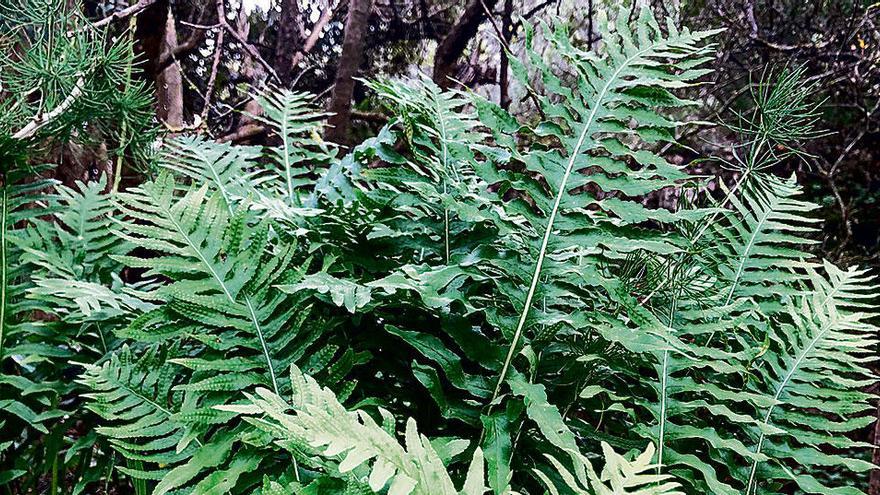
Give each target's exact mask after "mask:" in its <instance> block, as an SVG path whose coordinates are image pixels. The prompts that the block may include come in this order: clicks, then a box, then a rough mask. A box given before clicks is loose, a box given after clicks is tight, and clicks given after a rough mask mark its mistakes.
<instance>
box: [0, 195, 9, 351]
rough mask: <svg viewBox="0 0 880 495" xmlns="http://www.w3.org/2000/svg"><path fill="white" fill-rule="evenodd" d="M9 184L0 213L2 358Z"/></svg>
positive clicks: (0, 340)
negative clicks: (0, 217)
mask: <svg viewBox="0 0 880 495" xmlns="http://www.w3.org/2000/svg"><path fill="white" fill-rule="evenodd" d="M8 187H9V184H3V206H2V211H0V216H2V220H0V222H2V224H0V358H2V356H3V335H4V333H5V330H6V285H7V282H8V281H7V277H8V274H7V273H6V234H7V233H6V222H7V220H8V219H7V218H6V217H7V213H8V210H7V208H8V203H9V195H8V191H7V188H8Z"/></svg>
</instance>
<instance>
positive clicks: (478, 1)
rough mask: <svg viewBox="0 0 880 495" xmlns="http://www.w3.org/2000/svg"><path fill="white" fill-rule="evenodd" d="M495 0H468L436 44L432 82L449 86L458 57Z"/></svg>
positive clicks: (442, 86) (443, 86)
mask: <svg viewBox="0 0 880 495" xmlns="http://www.w3.org/2000/svg"><path fill="white" fill-rule="evenodd" d="M496 3H497V0H470V1H469V2H468V4H467V6H466V7H465V9H464V12H463V13H462V15H461V18H460V19H459V20H458V22H456V23H455V24H454V25H453V26H452V28H451V29H450V30H449V34H448V35H447V36H446V37H445V38H443V41H441V42H440V44H439V45H437V51H436V53H435V54H434V82H435V83H436V84H437V85H438V86H440V87H441V88H444V89H446V88H449V87H450V86H451V83H452V81H451V80H450V79H449V78H450V77H452V76H454V75H455V68H456V64H457V62H458V59H459V58H461V55H462V53H464V50H465V48H467V45H468V43H469V42H470V41H471V39H472V38H473V37H474V36H475V35H476V34H477V30H478V29H479V28H480V24H482V23H483V21H484V20H486V16H487V13H486V9H491V8H492V7H494V6H495V4H496Z"/></svg>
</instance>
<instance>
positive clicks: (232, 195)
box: [159, 136, 262, 211]
mask: <svg viewBox="0 0 880 495" xmlns="http://www.w3.org/2000/svg"><path fill="white" fill-rule="evenodd" d="M163 151H164V153H163V154H162V156H161V159H160V161H159V165H160V166H162V167H163V168H166V169H168V170H171V171H173V172H175V173H177V174H178V175H179V176H181V177H188V178H189V179H191V180H193V181H194V182H196V183H200V184H204V183H208V184H213V186H214V187H215V188H217V190H218V191H220V194H221V196H222V197H223V202H224V204H226V205H227V206H228V207H229V208H230V211H231V210H232V209H234V208H235V206H236V205H237V204H238V203H239V202H241V201H242V200H243V199H245V198H247V197H248V196H249V195H250V193H251V192H252V191H253V190H255V189H256V187H257V185H258V184H259V181H258V180H257V179H258V176H259V174H257V175H256V176H254V174H253V172H251V171H250V170H251V169H252V168H254V167H255V165H256V163H255V162H256V160H257V159H258V158H260V156H261V151H262V150H261V148H260V147H259V146H234V145H231V144H228V143H215V142H211V141H207V140H205V139H204V138H203V137H201V136H193V137H190V136H184V137H179V138H176V139H174V140H172V141H169V142H168V143H166V146H165V148H164V150H163ZM252 176H253V177H252Z"/></svg>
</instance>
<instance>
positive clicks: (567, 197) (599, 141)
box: [486, 8, 717, 397]
mask: <svg viewBox="0 0 880 495" xmlns="http://www.w3.org/2000/svg"><path fill="white" fill-rule="evenodd" d="M628 17H629V15H628V13H627V12H626V11H621V12H620V14H618V23H617V25H616V26H615V28H614V29H613V30H612V29H611V28H609V27H608V26H607V20H605V18H604V17H603V18H602V19H600V22H599V24H600V26H602V27H601V30H602V33H603V40H604V42H605V49H606V55H605V56H604V57H603V58H598V59H597V58H595V57H592V56H590V55H589V54H587V53H586V52H583V51H581V50H579V49H578V48H576V47H574V46H573V45H572V44H571V43H570V41H569V39H568V36H567V34H566V32H565V31H562V30H558V31H556V32H555V33H548V35H550V36H551V41H553V43H554V45H555V46H556V47H557V49H558V50H559V52H560V55H562V56H563V57H564V58H565V60H566V61H567V62H568V63H569V64H570V65H571V67H572V69H573V70H574V71H575V74H576V77H577V80H578V92H572V91H571V90H568V89H566V88H565V86H564V85H563V84H562V81H561V80H560V79H559V78H558V77H557V76H555V75H554V74H553V73H552V71H551V70H550V68H549V67H548V66H547V65H545V64H544V63H543V61H541V60H540V59H539V58H537V57H536V56H533V57H532V62H533V63H534V64H536V65H537V66H538V67H539V68H540V70H541V71H542V75H543V76H544V79H545V85H546V86H547V87H549V88H553V89H554V90H555V91H558V92H559V94H560V96H562V97H564V101H565V103H554V102H553V101H551V100H550V99H549V98H546V97H544V98H542V99H541V102H542V105H543V106H544V111H545V113H546V114H547V115H548V116H551V117H554V118H556V119H558V123H557V122H548V123H547V124H546V125H543V126H540V127H537V128H535V129H534V132H535V133H536V134H538V135H547V136H552V137H554V138H556V139H558V140H559V142H560V143H561V148H562V149H561V150H555V149H550V150H545V151H542V150H534V151H532V152H531V153H530V154H529V155H527V156H524V157H522V160H523V161H524V163H525V166H526V168H527V169H528V170H530V171H532V172H535V173H538V174H540V176H541V177H542V178H543V179H544V180H545V181H546V183H547V185H548V187H549V191H550V194H545V193H544V192H543V191H542V190H541V188H536V187H530V188H529V189H528V192H529V194H530V197H531V198H532V199H533V200H534V201H535V203H536V205H537V207H538V209H539V210H540V212H541V213H542V215H541V216H538V217H534V216H532V218H530V222H531V223H532V225H533V228H534V229H535V230H536V231H537V232H540V233H541V234H540V239H541V241H540V246H539V247H538V248H537V250H536V251H535V252H534V265H533V267H534V268H533V270H532V275H531V277H530V278H529V282H528V285H527V287H528V291H527V292H526V295H525V298H524V300H523V301H522V303H521V310H520V313H519V317H518V318H517V322H516V326H515V329H514V330H513V332H512V335H511V336H510V345H509V348H508V351H507V356H506V358H505V360H504V364H503V366H502V369H501V373H500V377H499V379H498V381H497V385H496V387H495V392H494V394H493V397H494V396H497V395H498V393H499V392H500V389H501V385H502V383H503V382H504V379H505V377H506V376H507V370H508V368H509V367H510V364H511V361H512V359H513V356H514V353H515V352H516V351H517V349H518V348H519V343H520V340H521V337H522V334H523V331H524V329H525V328H526V322H527V320H528V319H529V315H530V312H531V311H532V307H533V305H534V301H535V297H536V295H538V294H539V291H538V289H539V282H540V281H541V279H542V278H544V277H547V276H548V275H547V272H548V271H549V272H550V273H551V274H552V273H554V272H557V273H558V272H559V271H561V270H564V268H563V267H559V266H556V263H547V261H548V260H554V258H558V257H559V256H560V250H565V249H569V248H570V247H571V246H572V244H571V243H574V242H577V240H576V239H577V236H574V237H573V235H574V234H575V233H576V232H577V229H582V228H588V227H587V226H588V225H589V224H590V223H591V220H590V218H589V215H588V216H587V218H579V217H580V216H581V215H582V213H579V211H582V210H580V209H581V208H584V207H585V206H586V205H588V204H590V202H591V198H583V197H579V195H575V194H572V193H571V192H572V191H576V190H578V189H579V188H581V187H583V186H584V185H586V184H588V183H590V182H593V183H596V184H597V185H598V186H599V187H601V188H602V189H603V190H606V191H612V190H616V191H621V192H622V193H623V194H626V195H639V194H646V193H648V192H650V191H652V190H655V189H658V188H660V187H664V186H668V185H673V184H675V183H676V181H678V180H681V179H684V178H686V174H684V173H683V172H682V171H681V170H679V169H678V168H677V167H675V166H673V165H671V164H669V163H667V162H666V161H665V160H664V159H663V158H661V157H659V156H657V155H655V154H654V153H652V152H650V151H648V150H644V149H641V150H640V149H637V148H636V147H634V146H633V145H632V144H627V142H626V141H624V140H621V139H619V138H617V137H615V135H617V134H621V133H625V134H629V135H632V136H633V137H637V138H640V139H642V140H644V141H647V142H656V141H657V140H662V139H667V140H668V139H669V138H670V135H669V132H668V129H669V128H670V126H674V125H675V124H673V123H671V122H669V121H668V120H665V119H664V118H662V117H660V116H659V115H658V114H657V113H656V108H657V107H660V106H679V105H683V104H686V102H684V101H681V100H679V99H677V98H675V97H674V96H672V95H671V94H670V93H669V92H668V91H667V88H676V87H684V86H687V85H688V83H689V82H691V81H693V80H695V79H696V78H698V77H699V76H701V75H703V74H705V73H706V72H705V70H701V69H698V68H696V67H697V66H699V64H701V63H703V62H705V61H706V60H707V59H706V58H705V55H706V54H708V53H709V52H710V50H711V47H710V46H700V42H701V41H703V40H705V39H706V38H709V37H710V36H712V35H713V34H715V33H717V31H707V32H695V33H691V32H689V31H687V30H684V31H679V30H678V29H676V28H675V27H674V25H672V23H669V24H668V30H669V35H668V37H667V36H665V35H664V34H663V33H662V32H661V30H660V28H659V26H658V25H657V23H656V21H655V20H654V17H653V16H652V14H651V13H650V11H649V10H648V9H647V8H645V9H642V11H641V15H640V16H639V20H638V22H637V25H636V31H635V33H633V32H632V31H631V30H630V28H629V26H627V25H626V23H625V19H627V18H628ZM545 31H546V30H545ZM530 36H531V35H530ZM661 61H662V62H661ZM523 71H524V69H520V72H523ZM486 113H488V111H486ZM497 114H498V111H497V110H495V111H493V115H497ZM496 118H497V117H496ZM631 120H635V121H636V122H637V125H636V126H635V127H633V128H631V127H629V126H628V123H629V122H630V121H631ZM514 156H516V155H514ZM627 159H632V160H634V161H635V162H636V163H638V164H639V165H640V166H641V167H642V169H641V170H639V171H638V172H632V171H630V169H629V168H628V167H627V165H626V162H625V160H627ZM591 166H594V167H599V168H600V169H601V170H602V173H599V174H582V173H581V172H582V171H585V169H587V168H589V167H591ZM623 171H629V172H630V173H627V174H624V175H623V176H620V177H615V174H618V173H620V172H623ZM593 201H595V200H593ZM597 203H598V204H600V205H602V206H604V207H605V208H607V209H608V212H609V213H610V214H612V215H617V216H620V217H622V218H624V219H625V220H626V221H627V223H633V222H634V221H635V220H636V219H638V220H642V221H644V220H647V219H648V218H649V217H648V214H647V213H648V212H647V211H639V210H640V209H639V208H635V207H633V206H630V205H627V204H625V203H620V202H618V201H613V200H608V201H604V202H602V201H599V202H597ZM584 221H586V225H585V224H584ZM557 222H559V223H557ZM581 235H583V234H581ZM551 239H553V240H554V242H552V243H551ZM585 240H586V239H585ZM609 247H611V249H614V246H609ZM581 249H583V247H582V248H581ZM627 249H632V245H631V246H630V247H628V248H627ZM545 263H547V264H548V265H549V266H548V267H546V268H545ZM551 276H552V275H551ZM540 298H541V297H539V299H540Z"/></svg>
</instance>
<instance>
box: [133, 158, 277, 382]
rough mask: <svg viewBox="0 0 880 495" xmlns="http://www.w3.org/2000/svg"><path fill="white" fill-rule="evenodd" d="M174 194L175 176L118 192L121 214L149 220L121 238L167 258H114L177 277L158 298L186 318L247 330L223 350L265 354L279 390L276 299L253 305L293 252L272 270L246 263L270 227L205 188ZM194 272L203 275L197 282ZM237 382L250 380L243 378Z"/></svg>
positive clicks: (259, 249) (269, 374)
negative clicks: (274, 349)
mask: <svg viewBox="0 0 880 495" xmlns="http://www.w3.org/2000/svg"><path fill="white" fill-rule="evenodd" d="M176 189H177V188H176V183H175V179H174V177H173V176H171V175H168V174H164V175H162V176H160V177H159V178H158V179H157V180H156V182H153V183H147V184H145V185H144V186H143V187H142V188H141V189H139V190H136V191H133V192H127V193H122V194H120V195H119V198H120V200H121V203H120V208H121V210H122V212H123V213H125V214H126V215H127V216H128V217H130V218H135V219H137V218H139V219H145V220H147V221H148V222H150V223H148V224H140V223H133V222H131V223H124V224H123V225H122V226H123V229H122V230H119V231H117V235H119V236H120V237H121V238H122V239H125V240H127V241H129V242H131V243H132V244H133V245H135V246H140V247H143V248H147V249H154V250H157V251H158V252H161V253H163V255H162V256H155V257H150V258H139V257H132V256H125V257H117V259H119V260H120V261H122V262H124V263H126V264H128V265H129V266H133V267H137V268H147V269H149V271H148V272H147V273H146V275H147V276H151V275H164V276H168V277H173V279H175V283H173V284H169V285H166V286H164V287H162V288H160V289H159V290H158V292H157V294H156V296H157V297H159V298H163V299H165V300H167V301H169V302H172V307H175V310H176V311H178V312H180V313H182V314H183V315H184V316H187V317H189V318H191V319H194V320H195V321H197V322H199V323H202V324H207V325H212V326H213V325H219V326H220V327H221V328H224V327H225V328H229V329H234V330H244V331H245V332H247V333H249V335H248V336H247V337H245V338H242V337H240V336H236V335H235V334H236V333H237V332H236V331H233V332H232V333H231V334H229V335H228V337H229V338H234V339H235V341H234V342H227V343H226V345H227V346H228V347H235V346H238V345H246V346H249V347H251V348H252V349H254V350H257V351H258V352H260V353H261V354H262V359H263V369H264V371H265V373H266V377H267V378H268V380H269V383H270V384H271V385H272V388H273V389H274V390H276V391H277V390H278V381H277V377H276V374H275V364H274V363H273V360H272V357H271V356H270V354H269V346H268V343H267V339H268V338H269V335H267V332H271V333H272V334H274V333H276V332H277V331H278V328H277V326H278V324H279V323H280V322H277V321H276V322H274V323H273V322H272V320H270V319H271V318H272V317H273V314H272V313H273V312H274V309H275V307H276V306H277V304H278V303H279V302H278V301H275V302H274V304H272V303H268V302H267V304H269V306H267V307H263V306H260V305H258V303H257V302H255V301H257V300H258V298H259V297H261V296H263V295H264V294H265V290H266V287H265V284H268V283H271V282H272V280H273V279H274V277H277V276H278V274H279V273H278V272H275V269H276V268H280V269H281V270H283V269H284V268H285V267H286V265H287V263H288V262H289V260H290V248H287V247H281V248H280V251H279V253H278V256H279V257H278V258H276V260H275V263H272V264H269V265H267V266H263V267H259V266H257V265H254V264H251V263H249V262H250V261H251V260H253V259H254V258H255V257H256V258H259V257H262V256H263V250H264V249H265V248H266V242H267V240H268V237H267V234H268V232H267V231H266V229H267V226H266V225H262V226H258V227H256V228H255V229H254V227H252V226H251V225H248V219H247V217H246V216H245V215H244V214H242V215H238V216H237V217H231V216H230V214H229V212H228V211H227V209H226V207H225V206H224V205H223V204H222V199H221V198H222V197H221V196H219V195H212V196H211V197H208V188H207V186H202V187H201V188H199V189H195V188H192V189H190V190H188V191H186V194H185V195H184V196H183V197H181V198H176V197H175V193H176ZM151 214H152V215H151ZM212 229H217V230H218V231H219V232H223V236H221V237H215V236H213V235H212ZM252 229H253V230H252ZM223 241H226V242H225V243H224V242H223ZM258 269H260V270H259V271H258ZM273 272H274V273H273ZM191 275H200V276H199V277H198V278H192V277H191ZM217 314H222V315H224V317H226V318H229V319H228V320H227V321H223V320H222V319H220V320H217V319H215V318H214V317H213V316H214V315H217ZM267 324H270V325H271V326H269V327H267ZM238 378H239V379H241V380H244V382H248V381H250V379H249V378H246V377H245V376H239V377H238ZM227 383H228V384H229V386H231V384H233V383H236V381H235V380H232V379H231V380H229V381H228V382H227ZM241 383H243V382H239V384H238V385H237V386H239V385H240V384H241ZM206 386H208V385H206ZM237 386H236V388H237Z"/></svg>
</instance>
